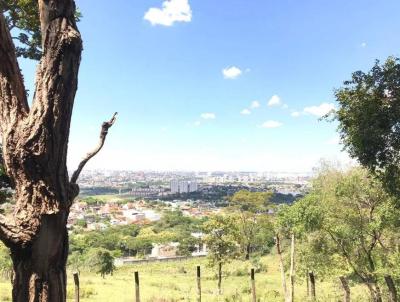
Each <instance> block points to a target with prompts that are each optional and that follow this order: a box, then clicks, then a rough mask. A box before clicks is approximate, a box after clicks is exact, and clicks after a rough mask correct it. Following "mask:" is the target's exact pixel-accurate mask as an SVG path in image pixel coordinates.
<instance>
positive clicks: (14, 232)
mask: <svg viewBox="0 0 400 302" xmlns="http://www.w3.org/2000/svg"><path fill="white" fill-rule="evenodd" d="M38 4H39V11H40V21H41V31H42V45H43V51H44V52H43V56H42V59H41V61H40V63H39V65H38V69H37V75H36V90H35V94H34V98H33V102H32V106H31V108H29V106H28V102H27V97H26V93H25V87H24V83H23V78H22V75H21V72H20V69H19V66H18V62H17V59H16V54H15V47H14V45H13V42H12V39H11V36H10V32H9V29H8V28H7V25H6V22H5V18H4V16H3V15H2V14H1V13H0V130H1V136H2V144H3V155H4V163H5V167H6V171H7V174H8V175H9V176H10V178H11V179H12V181H13V183H14V185H15V201H16V206H15V212H14V214H13V216H12V217H7V218H6V217H2V216H1V217H0V239H1V240H2V241H3V242H4V243H5V244H6V245H7V246H8V247H9V248H10V251H11V257H12V260H13V269H14V274H13V279H12V284H13V290H12V298H13V301H14V302H27V301H29V302H59V301H60V302H63V301H65V300H66V268H65V267H66V261H67V255H68V233H67V229H66V223H67V218H68V214H69V208H70V206H71V204H72V201H73V200H74V198H75V197H76V196H77V195H78V193H79V187H78V185H77V184H76V180H77V178H78V176H79V172H80V171H79V172H78V175H77V176H76V177H75V178H74V181H70V180H69V176H68V172H67V166H66V159H67V147H68V137H69V128H70V122H71V115H72V108H73V104H74V98H75V93H76V90H77V84H78V70H79V64H80V60H81V52H82V41H81V36H80V33H79V31H78V29H77V27H76V23H75V18H74V12H75V3H74V1H73V0H38ZM113 122H114V119H113V120H111V121H110V122H108V123H105V124H103V128H102V132H101V137H100V140H101V141H102V140H103V142H104V139H105V135H106V134H107V129H108V128H109V127H110V126H111V125H112V123H113ZM104 133H105V135H104ZM85 163H86V162H85ZM80 170H82V169H80Z"/></svg>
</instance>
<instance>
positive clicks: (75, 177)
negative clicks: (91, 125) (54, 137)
mask: <svg viewBox="0 0 400 302" xmlns="http://www.w3.org/2000/svg"><path fill="white" fill-rule="evenodd" d="M117 114H118V113H117V112H115V113H114V115H113V116H112V118H111V119H110V120H109V121H108V122H104V123H103V125H102V126H101V131H100V140H99V143H98V145H97V146H96V148H94V149H93V150H92V151H91V152H89V153H88V154H87V155H86V156H85V158H84V159H83V160H82V161H81V163H80V164H79V166H78V169H77V170H76V171H75V172H74V174H72V177H71V183H73V184H76V182H77V180H78V178H79V175H80V174H81V172H82V169H83V168H84V167H85V165H86V164H87V162H88V161H89V160H90V159H91V158H92V157H94V156H95V155H96V154H97V153H99V151H100V150H101V148H103V146H104V142H105V140H106V137H107V134H108V129H109V128H110V127H111V126H112V125H114V123H115V120H116V119H117Z"/></svg>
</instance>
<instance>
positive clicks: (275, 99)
mask: <svg viewBox="0 0 400 302" xmlns="http://www.w3.org/2000/svg"><path fill="white" fill-rule="evenodd" d="M281 104H282V102H281V98H280V97H279V96H278V95H276V94H275V95H273V96H272V97H271V98H270V99H269V101H268V106H270V107H273V106H280V105H281Z"/></svg>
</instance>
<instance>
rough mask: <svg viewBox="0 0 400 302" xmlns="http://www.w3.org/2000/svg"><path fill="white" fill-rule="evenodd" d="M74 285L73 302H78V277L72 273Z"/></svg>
mask: <svg viewBox="0 0 400 302" xmlns="http://www.w3.org/2000/svg"><path fill="white" fill-rule="evenodd" d="M74 283H75V302H79V275H78V273H77V272H75V273H74Z"/></svg>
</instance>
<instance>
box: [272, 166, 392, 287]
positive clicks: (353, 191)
mask: <svg viewBox="0 0 400 302" xmlns="http://www.w3.org/2000/svg"><path fill="white" fill-rule="evenodd" d="M399 217H400V211H399V209H398V208H396V206H395V205H394V202H393V199H392V198H391V197H390V196H389V195H388V194H387V193H386V192H385V190H384V189H383V187H382V184H381V183H380V182H379V181H378V180H376V179H375V178H373V177H371V176H370V175H369V173H368V172H367V170H364V169H361V168H354V169H352V170H350V171H348V172H341V171H339V170H335V169H332V168H328V169H324V170H322V171H321V172H320V174H319V176H318V177H317V178H316V179H315V180H314V182H313V189H312V191H311V192H310V194H309V195H308V196H306V197H305V198H303V199H302V200H300V201H298V202H296V203H295V204H294V205H293V206H291V207H283V208H282V209H281V211H280V212H279V214H278V218H277V221H278V225H279V226H280V230H282V231H283V232H284V233H285V232H286V233H294V234H296V238H297V239H298V240H297V242H298V244H297V251H298V260H299V266H298V269H299V270H300V271H303V272H305V271H308V270H312V271H314V272H315V273H316V274H317V275H319V276H320V277H323V276H335V275H336V276H339V275H350V274H353V275H355V276H356V278H357V279H358V280H359V281H361V282H363V283H365V284H372V285H371V286H376V284H377V283H378V282H379V280H381V279H382V277H383V276H384V275H385V274H390V275H392V276H395V277H398V276H399V275H397V273H398V272H396V270H395V269H394V267H395V263H397V262H396V261H397V257H398V255H397V248H398V244H397V242H398V238H399V237H398V232H399V226H400V220H399Z"/></svg>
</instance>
